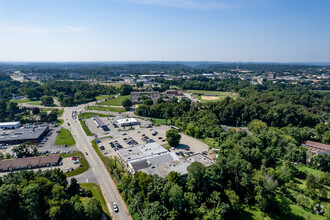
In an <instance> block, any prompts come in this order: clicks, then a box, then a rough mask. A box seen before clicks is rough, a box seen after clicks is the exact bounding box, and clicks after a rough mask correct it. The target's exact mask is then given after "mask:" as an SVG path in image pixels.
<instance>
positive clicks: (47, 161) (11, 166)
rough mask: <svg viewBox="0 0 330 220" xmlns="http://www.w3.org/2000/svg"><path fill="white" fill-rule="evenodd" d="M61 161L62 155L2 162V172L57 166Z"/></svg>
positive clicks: (0, 169)
mask: <svg viewBox="0 0 330 220" xmlns="http://www.w3.org/2000/svg"><path fill="white" fill-rule="evenodd" d="M60 161H61V155H60V154H54V155H49V156H39V157H26V158H18V159H9V160H1V161H0V171H13V170H20V169H31V168H38V167H49V166H56V165H58V164H59V163H60Z"/></svg>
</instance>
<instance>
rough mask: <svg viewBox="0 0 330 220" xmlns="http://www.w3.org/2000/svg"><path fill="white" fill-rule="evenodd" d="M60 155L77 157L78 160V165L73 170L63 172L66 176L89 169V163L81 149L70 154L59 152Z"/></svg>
mask: <svg viewBox="0 0 330 220" xmlns="http://www.w3.org/2000/svg"><path fill="white" fill-rule="evenodd" d="M61 157H62V158H68V157H77V158H78V160H79V164H80V166H79V167H78V168H77V169H75V170H73V171H70V172H68V173H65V175H66V176H67V177H71V176H76V175H79V174H82V173H84V172H85V171H87V170H88V169H89V163H88V161H87V160H86V157H85V155H84V154H83V153H82V152H81V151H76V152H73V153H70V154H61Z"/></svg>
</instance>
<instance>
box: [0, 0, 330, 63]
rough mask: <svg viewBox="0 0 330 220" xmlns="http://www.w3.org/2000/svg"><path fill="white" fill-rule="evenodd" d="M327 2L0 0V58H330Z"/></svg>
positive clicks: (295, 60) (116, 59)
mask: <svg viewBox="0 0 330 220" xmlns="http://www.w3.org/2000/svg"><path fill="white" fill-rule="evenodd" d="M329 11H330V1H329V0H0V61H3V62H7V61H36V62H39V61H44V62H58V61H219V62H330V13H329Z"/></svg>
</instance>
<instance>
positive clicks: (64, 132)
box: [55, 128, 76, 146]
mask: <svg viewBox="0 0 330 220" xmlns="http://www.w3.org/2000/svg"><path fill="white" fill-rule="evenodd" d="M55 144H56V145H65V144H67V145H69V146H72V145H75V144H76V141H75V140H74V138H73V137H72V134H71V132H70V131H69V130H68V129H65V128H62V129H61V130H60V133H58V135H57V137H56V141H55Z"/></svg>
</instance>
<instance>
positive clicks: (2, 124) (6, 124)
mask: <svg viewBox="0 0 330 220" xmlns="http://www.w3.org/2000/svg"><path fill="white" fill-rule="evenodd" d="M20 124H21V122H19V121H14V122H0V126H15V125H20Z"/></svg>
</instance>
